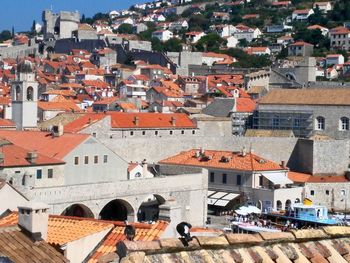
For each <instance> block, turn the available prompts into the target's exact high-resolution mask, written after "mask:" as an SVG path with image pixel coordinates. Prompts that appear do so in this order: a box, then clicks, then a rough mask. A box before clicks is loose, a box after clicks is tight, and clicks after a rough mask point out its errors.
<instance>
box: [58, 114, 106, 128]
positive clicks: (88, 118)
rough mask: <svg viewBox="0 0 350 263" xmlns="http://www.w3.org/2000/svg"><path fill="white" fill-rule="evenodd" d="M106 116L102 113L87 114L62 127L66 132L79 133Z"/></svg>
mask: <svg viewBox="0 0 350 263" xmlns="http://www.w3.org/2000/svg"><path fill="white" fill-rule="evenodd" d="M106 116H107V115H106V114H103V113H87V114H82V116H81V117H80V118H78V119H76V120H74V121H72V122H70V123H68V124H66V125H65V126H64V130H65V131H66V132H79V131H81V130H82V129H84V128H86V127H88V126H89V125H91V124H93V123H95V122H97V121H100V120H102V119H103V118H105V117H106Z"/></svg>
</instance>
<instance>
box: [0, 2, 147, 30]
mask: <svg viewBox="0 0 350 263" xmlns="http://www.w3.org/2000/svg"><path fill="white" fill-rule="evenodd" d="M0 1H1V8H0V30H4V29H9V30H10V31H11V28H12V26H14V27H15V31H24V30H29V29H30V28H31V26H32V24H33V20H36V21H37V22H39V23H40V24H42V21H41V13H42V11H43V10H45V9H51V7H52V10H53V11H54V12H58V11H60V10H62V11H76V10H78V11H79V12H80V15H82V14H85V16H86V17H89V16H92V15H94V14H95V13H98V12H108V11H110V10H120V9H123V8H128V7H129V6H131V5H133V4H135V3H143V2H147V1H146V0H0Z"/></svg>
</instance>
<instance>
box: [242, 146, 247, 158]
mask: <svg viewBox="0 0 350 263" xmlns="http://www.w3.org/2000/svg"><path fill="white" fill-rule="evenodd" d="M241 154H242V156H246V155H247V152H246V150H245V147H243V148H242V152H241Z"/></svg>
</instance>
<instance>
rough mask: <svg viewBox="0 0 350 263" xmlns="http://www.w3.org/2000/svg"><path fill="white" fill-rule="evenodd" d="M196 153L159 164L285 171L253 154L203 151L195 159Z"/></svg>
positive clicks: (179, 155) (185, 153)
mask: <svg viewBox="0 0 350 263" xmlns="http://www.w3.org/2000/svg"><path fill="white" fill-rule="evenodd" d="M198 151H200V150H197V149H192V150H189V151H186V152H181V153H179V154H178V155H175V156H172V157H169V158H167V159H164V160H162V161H160V162H159V163H161V164H173V165H185V166H196V167H204V168H214V169H226V170H242V171H269V170H285V169H283V168H282V167H281V166H280V165H279V164H277V163H274V162H272V161H269V160H266V159H264V158H262V157H260V156H258V155H255V154H253V153H246V154H245V155H242V154H241V153H240V152H230V151H214V150H205V151H204V154H202V155H201V156H200V157H196V152H198Z"/></svg>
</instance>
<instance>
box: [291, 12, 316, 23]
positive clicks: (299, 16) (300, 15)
mask: <svg viewBox="0 0 350 263" xmlns="http://www.w3.org/2000/svg"><path fill="white" fill-rule="evenodd" d="M313 14H314V10H312V9H306V10H295V11H294V12H293V14H292V20H297V21H305V20H307V19H308V18H309V16H311V15H313Z"/></svg>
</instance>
